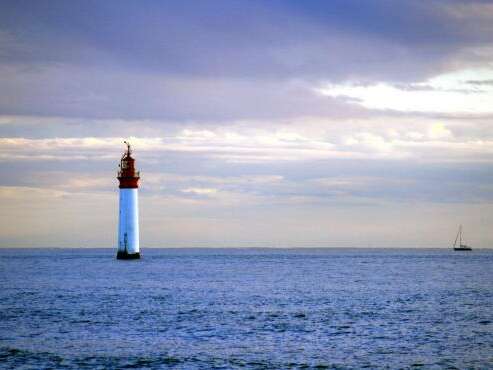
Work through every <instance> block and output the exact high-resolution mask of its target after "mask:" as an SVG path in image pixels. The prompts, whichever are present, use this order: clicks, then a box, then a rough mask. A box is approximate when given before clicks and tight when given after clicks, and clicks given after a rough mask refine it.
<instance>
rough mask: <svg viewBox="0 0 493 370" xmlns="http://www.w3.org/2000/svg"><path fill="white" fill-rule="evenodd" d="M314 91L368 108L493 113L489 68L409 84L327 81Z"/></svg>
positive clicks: (492, 79)
mask: <svg viewBox="0 0 493 370" xmlns="http://www.w3.org/2000/svg"><path fill="white" fill-rule="evenodd" d="M318 92H319V93H321V94H323V95H326V96H330V97H342V98H347V99H349V100H350V101H351V100H353V101H354V102H355V103H357V104H360V105H362V106H364V107H366V108H369V109H380V110H387V109H388V110H396V111H402V112H425V113H463V114H488V113H493V70H465V71H460V72H454V73H449V74H444V75H440V76H437V77H435V78H432V79H429V80H427V81H425V82H420V83H413V84H409V85H392V84H389V83H383V82H382V83H377V84H373V85H361V84H353V83H346V84H329V85H327V86H325V87H323V88H321V89H318Z"/></svg>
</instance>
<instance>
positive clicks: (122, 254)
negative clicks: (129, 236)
mask: <svg viewBox="0 0 493 370" xmlns="http://www.w3.org/2000/svg"><path fill="white" fill-rule="evenodd" d="M139 258H140V253H139V252H137V253H127V251H118V253H117V254H116V259H117V260H138V259H139Z"/></svg>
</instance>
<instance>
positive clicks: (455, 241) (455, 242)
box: [454, 228, 460, 248]
mask: <svg viewBox="0 0 493 370" xmlns="http://www.w3.org/2000/svg"><path fill="white" fill-rule="evenodd" d="M459 234H460V228H459V231H458V232H457V235H456V236H455V240H454V248H455V246H456V245H457V239H459Z"/></svg>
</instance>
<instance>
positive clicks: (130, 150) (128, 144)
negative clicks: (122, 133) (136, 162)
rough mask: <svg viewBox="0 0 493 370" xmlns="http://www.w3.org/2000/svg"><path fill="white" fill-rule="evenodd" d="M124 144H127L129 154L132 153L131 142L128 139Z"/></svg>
mask: <svg viewBox="0 0 493 370" xmlns="http://www.w3.org/2000/svg"><path fill="white" fill-rule="evenodd" d="M123 143H124V144H127V154H128V155H130V154H132V149H130V143H129V142H128V141H124V142H123Z"/></svg>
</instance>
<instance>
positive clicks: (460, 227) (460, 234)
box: [459, 225, 462, 247]
mask: <svg viewBox="0 0 493 370" xmlns="http://www.w3.org/2000/svg"><path fill="white" fill-rule="evenodd" d="M459 247H462V225H460V226H459Z"/></svg>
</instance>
